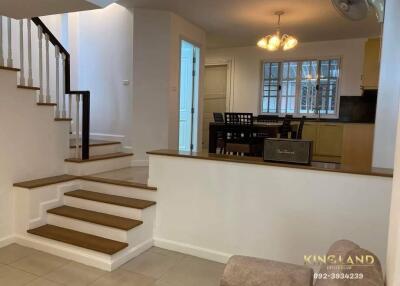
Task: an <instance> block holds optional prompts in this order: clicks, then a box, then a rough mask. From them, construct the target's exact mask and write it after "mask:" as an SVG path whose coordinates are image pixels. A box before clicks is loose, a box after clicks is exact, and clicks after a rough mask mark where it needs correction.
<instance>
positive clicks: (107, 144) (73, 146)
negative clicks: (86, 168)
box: [69, 141, 121, 149]
mask: <svg viewBox="0 0 400 286" xmlns="http://www.w3.org/2000/svg"><path fill="white" fill-rule="evenodd" d="M119 144H121V142H118V141H110V142H107V143H94V144H89V147H103V146H112V145H119ZM79 147H81V148H82V144H81V143H80V144H79ZM69 148H70V149H76V146H75V145H70V146H69Z"/></svg>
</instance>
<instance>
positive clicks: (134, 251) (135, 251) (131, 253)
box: [111, 238, 154, 271]
mask: <svg viewBox="0 0 400 286" xmlns="http://www.w3.org/2000/svg"><path fill="white" fill-rule="evenodd" d="M153 245H154V242H153V239H152V238H151V239H149V240H146V241H145V242H143V243H141V244H139V245H138V246H136V247H132V248H131V249H128V250H127V251H125V252H123V253H122V254H121V255H120V256H118V254H117V257H116V258H115V259H114V260H113V261H112V263H111V271H113V270H115V269H117V268H118V267H120V266H121V265H123V264H125V263H126V262H128V261H129V260H131V259H132V258H135V257H136V256H139V255H140V254H142V253H143V252H145V251H146V250H148V249H150V248H151V247H153Z"/></svg>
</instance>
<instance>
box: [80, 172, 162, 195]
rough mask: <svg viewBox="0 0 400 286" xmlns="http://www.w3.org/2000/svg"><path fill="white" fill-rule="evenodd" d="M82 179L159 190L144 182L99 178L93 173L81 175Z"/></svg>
mask: <svg viewBox="0 0 400 286" xmlns="http://www.w3.org/2000/svg"><path fill="white" fill-rule="evenodd" d="M80 179H81V180H84V181H88V182H95V183H102V184H108V185H115V186H122V187H128V188H136V189H143V190H147V191H154V192H155V191H157V188H156V187H152V186H149V185H145V184H142V183H135V182H127V181H123V180H113V179H103V178H98V177H94V176H91V175H88V176H81V177H80Z"/></svg>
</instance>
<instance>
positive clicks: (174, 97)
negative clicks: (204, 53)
mask: <svg viewBox="0 0 400 286" xmlns="http://www.w3.org/2000/svg"><path fill="white" fill-rule="evenodd" d="M134 15H135V16H134V39H133V45H134V46H133V50H134V60H133V67H134V96H133V123H132V125H133V127H132V138H133V139H132V142H133V151H134V153H135V158H136V159H137V160H139V161H145V160H146V152H147V151H150V150H154V149H162V148H173V149H175V148H177V147H178V126H179V118H178V113H179V110H178V107H179V88H178V87H179V58H180V39H181V38H185V39H188V40H190V41H193V42H194V43H196V44H198V45H199V46H200V47H201V48H202V47H204V46H205V33H204V31H202V30H201V29H199V28H198V27H196V26H194V25H192V24H190V23H189V22H187V21H185V20H184V19H182V18H181V17H179V16H176V15H174V14H172V13H169V12H165V11H155V10H145V9H135V11H134ZM201 73H202V72H201ZM201 98H202V92H201V94H200V101H201ZM199 108H200V110H201V107H199ZM200 118H201V115H200ZM199 124H200V123H199ZM199 126H201V125H199ZM199 130H201V128H199ZM200 138H201V137H200Z"/></svg>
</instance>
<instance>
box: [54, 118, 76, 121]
mask: <svg viewBox="0 0 400 286" xmlns="http://www.w3.org/2000/svg"><path fill="white" fill-rule="evenodd" d="M54 120H55V121H72V118H54Z"/></svg>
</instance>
